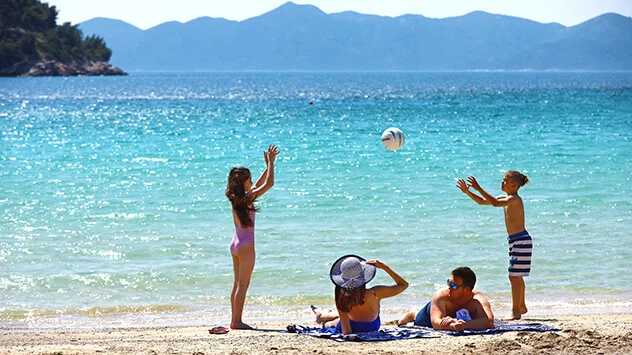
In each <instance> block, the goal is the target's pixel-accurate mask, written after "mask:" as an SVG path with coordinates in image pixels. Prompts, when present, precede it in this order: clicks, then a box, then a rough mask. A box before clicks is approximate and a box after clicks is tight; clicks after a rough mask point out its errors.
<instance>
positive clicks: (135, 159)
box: [0, 72, 632, 332]
mask: <svg viewBox="0 0 632 355" xmlns="http://www.w3.org/2000/svg"><path fill="white" fill-rule="evenodd" d="M310 101H312V102H313V104H310V103H309V102H310ZM389 127H399V128H400V129H401V130H402V131H403V132H404V133H405V135H406V143H405V145H404V146H403V148H402V149H400V150H398V151H388V150H386V149H385V148H384V147H383V146H382V145H381V140H380V137H381V133H382V131H384V130H385V129H386V128H389ZM0 132H1V133H0V134H1V136H0V179H1V180H0V181H1V183H0V332H7V331H34V330H68V329H69V330H78V329H94V328H106V327H137V326H164V325H217V324H224V325H227V324H228V322H229V320H230V304H229V294H230V290H231V286H232V277H233V275H232V264H231V257H230V254H229V250H228V245H229V243H230V240H231V238H232V235H233V233H234V227H233V224H232V218H231V212H230V204H229V202H228V201H227V199H226V198H225V196H224V190H225V188H226V176H227V174H228V171H229V169H230V168H231V167H233V166H236V165H243V166H247V167H249V168H251V170H252V171H253V174H254V175H257V174H259V173H260V172H261V171H262V170H263V168H264V161H263V154H262V153H263V150H264V149H265V148H266V147H267V146H268V144H271V143H274V144H278V146H279V147H280V149H281V154H280V155H279V157H278V163H277V166H276V169H277V170H276V184H275V186H274V188H273V189H272V190H271V191H270V192H268V193H267V194H266V195H265V196H264V197H263V198H261V200H260V202H259V207H260V208H261V212H260V213H259V214H258V215H257V230H256V248H257V262H256V267H255V271H254V274H253V278H252V283H251V287H250V290H249V296H248V300H247V303H246V308H245V315H244V319H245V321H247V322H250V323H254V324H257V323H261V322H274V323H285V322H288V323H289V322H294V323H298V322H303V323H305V322H309V321H311V320H312V316H311V312H310V311H309V308H308V306H309V305H310V304H316V305H319V306H322V307H330V308H331V307H333V296H332V294H333V285H332V284H331V282H330V281H329V277H328V273H329V268H330V266H331V263H332V262H333V261H334V260H335V259H337V258H338V257H339V256H341V255H344V254H347V253H354V254H358V255H361V256H363V257H365V258H379V259H381V260H383V261H384V262H386V263H388V264H389V265H391V266H392V267H393V269H395V270H396V271H398V272H399V273H400V274H401V275H402V276H403V277H404V278H406V279H407V280H409V282H410V283H411V286H410V287H409V289H408V290H406V291H405V292H404V293H403V294H402V295H400V296H398V297H396V298H392V299H388V300H385V301H384V302H383V312H384V313H385V316H384V319H386V320H392V319H395V318H396V317H397V316H398V315H399V314H401V313H403V312H404V311H406V310H407V309H408V308H411V307H421V306H422V305H423V304H425V302H426V301H427V300H429V298H430V296H431V294H432V293H433V291H434V290H435V289H437V288H439V287H444V286H445V280H446V279H447V278H448V277H449V274H450V271H451V270H452V269H453V268H455V267H458V266H463V265H467V266H470V267H472V269H474V271H475V272H476V273H477V275H478V280H479V281H478V283H477V288H478V289H480V290H482V291H483V292H485V293H487V294H488V296H489V298H490V300H491V303H492V307H493V308H494V310H495V312H496V314H497V315H504V314H506V313H507V312H508V311H509V306H510V287H509V281H508V279H507V265H508V255H507V240H506V232H505V227H504V221H503V212H502V209H499V208H492V207H487V206H478V205H476V204H475V203H474V202H473V201H471V200H470V199H469V198H468V197H467V196H465V195H464V194H462V193H461V192H460V191H459V190H458V189H457V188H456V187H455V184H456V181H455V179H458V178H465V177H467V176H468V175H474V176H476V177H477V178H478V180H479V182H480V183H481V185H482V186H483V187H484V188H486V189H487V190H488V191H490V192H491V193H493V194H500V193H501V191H500V181H501V180H502V177H503V173H504V172H505V171H506V170H510V169H515V170H520V171H522V172H524V173H526V174H528V175H529V177H530V179H531V180H532V183H531V184H529V185H527V186H525V187H524V188H522V189H521V196H522V197H523V199H524V202H525V209H526V222H527V229H528V231H529V232H530V233H531V235H532V236H533V239H534V256H533V265H532V273H531V276H529V277H528V278H527V279H526V284H527V306H528V307H529V309H530V312H529V314H528V315H532V316H550V315H555V314H565V313H598V312H613V313H617V312H631V311H632V275H631V271H632V248H631V247H632V241H631V240H632V239H631V230H632V228H631V227H632V183H631V179H632V73H584V72H578V73H560V72H453V73H259V72H254V73H253V72H246V73H244V72H236V73H132V75H130V76H128V77H77V78H0ZM387 282H390V278H389V277H388V276H386V275H385V273H383V272H379V273H378V276H377V277H376V279H375V280H374V281H373V282H372V284H379V283H387Z"/></svg>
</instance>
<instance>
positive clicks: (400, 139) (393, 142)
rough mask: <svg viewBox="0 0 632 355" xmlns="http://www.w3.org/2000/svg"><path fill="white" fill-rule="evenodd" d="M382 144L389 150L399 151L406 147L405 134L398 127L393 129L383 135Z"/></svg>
mask: <svg viewBox="0 0 632 355" xmlns="http://www.w3.org/2000/svg"><path fill="white" fill-rule="evenodd" d="M382 144H384V146H385V147H386V149H388V150H397V149H399V148H401V147H402V146H403V145H404V132H402V130H401V129H399V128H396V127H391V128H389V129H387V130H386V131H384V133H382Z"/></svg>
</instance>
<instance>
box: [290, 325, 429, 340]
mask: <svg viewBox="0 0 632 355" xmlns="http://www.w3.org/2000/svg"><path fill="white" fill-rule="evenodd" d="M287 331H288V332H289V333H298V334H305V335H310V336H313V337H317V338H325V339H332V340H335V341H340V342H342V341H386V340H401V339H416V338H438V337H439V335H438V334H436V333H434V332H433V331H431V330H426V329H414V328H395V327H392V328H391V327H382V328H380V330H376V331H373V332H366V333H357V334H347V335H345V334H340V333H336V328H317V327H308V326H304V325H298V324H292V325H288V326H287Z"/></svg>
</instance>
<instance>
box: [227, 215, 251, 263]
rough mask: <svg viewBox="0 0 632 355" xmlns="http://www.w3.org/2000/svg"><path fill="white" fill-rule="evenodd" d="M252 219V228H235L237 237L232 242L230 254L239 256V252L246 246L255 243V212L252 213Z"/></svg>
mask: <svg viewBox="0 0 632 355" xmlns="http://www.w3.org/2000/svg"><path fill="white" fill-rule="evenodd" d="M250 219H251V220H252V227H246V228H244V227H240V226H235V235H234V236H233V240H232V241H231V242H230V253H231V254H233V255H237V251H238V250H239V249H241V248H242V247H243V246H244V245H247V244H250V243H254V242H255V212H254V211H253V212H250Z"/></svg>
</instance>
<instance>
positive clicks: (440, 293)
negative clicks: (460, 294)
mask: <svg viewBox="0 0 632 355" xmlns="http://www.w3.org/2000/svg"><path fill="white" fill-rule="evenodd" d="M446 298H450V293H449V292H448V289H440V290H436V291H435V293H434V294H433V295H432V300H433V301H440V300H445V299H446Z"/></svg>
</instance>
